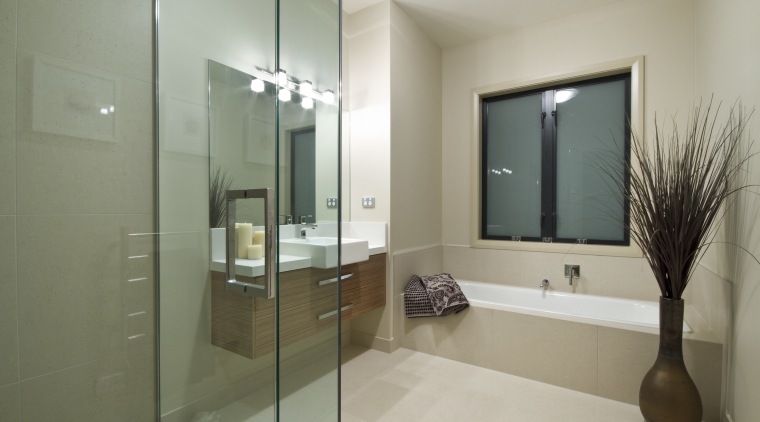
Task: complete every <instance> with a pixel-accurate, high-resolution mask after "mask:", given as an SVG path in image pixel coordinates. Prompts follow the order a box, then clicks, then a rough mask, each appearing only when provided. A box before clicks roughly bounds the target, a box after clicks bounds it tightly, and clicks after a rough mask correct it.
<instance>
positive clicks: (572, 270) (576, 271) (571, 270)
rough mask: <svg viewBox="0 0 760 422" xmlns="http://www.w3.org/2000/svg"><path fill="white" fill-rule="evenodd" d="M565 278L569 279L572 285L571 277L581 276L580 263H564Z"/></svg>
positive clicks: (577, 277)
mask: <svg viewBox="0 0 760 422" xmlns="http://www.w3.org/2000/svg"><path fill="white" fill-rule="evenodd" d="M565 278H569V279H570V285H571V286H572V285H573V279H576V280H577V279H579V278H581V266H580V265H568V264H565Z"/></svg>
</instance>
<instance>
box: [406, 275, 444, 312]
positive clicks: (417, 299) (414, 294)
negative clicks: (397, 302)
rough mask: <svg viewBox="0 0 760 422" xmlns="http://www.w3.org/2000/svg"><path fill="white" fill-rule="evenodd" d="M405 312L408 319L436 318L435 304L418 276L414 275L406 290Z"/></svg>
mask: <svg viewBox="0 0 760 422" xmlns="http://www.w3.org/2000/svg"><path fill="white" fill-rule="evenodd" d="M404 312H405V313H406V316H407V317H408V318H417V317H427V316H436V313H435V309H433V302H431V301H430V296H428V294H427V291H426V290H425V285H424V284H422V279H421V278H420V277H419V276H418V275H413V276H412V279H411V280H409V283H407V285H406V288H405V289H404Z"/></svg>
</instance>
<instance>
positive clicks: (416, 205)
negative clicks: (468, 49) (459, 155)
mask: <svg viewBox="0 0 760 422" xmlns="http://www.w3.org/2000/svg"><path fill="white" fill-rule="evenodd" d="M441 57H442V55H441V49H440V48H439V47H438V46H437V45H436V44H435V43H433V41H431V40H430V38H429V37H428V36H427V35H426V34H425V33H424V32H422V30H421V29H420V28H419V27H418V26H417V24H416V23H415V22H414V21H412V19H411V18H410V17H409V16H408V15H407V14H406V13H405V12H404V11H403V10H401V8H400V7H399V6H398V5H396V3H394V2H391V223H392V225H391V230H390V237H391V244H392V245H393V250H394V251H395V252H398V251H403V250H407V249H413V248H419V247H423V246H429V245H439V244H440V243H441V231H442V226H441V219H442V213H441V207H440V204H441V198H442V196H441V194H442V193H441V183H442V182H441V123H442V122H441V101H442V99H441Z"/></svg>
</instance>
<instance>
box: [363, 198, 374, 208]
mask: <svg viewBox="0 0 760 422" xmlns="http://www.w3.org/2000/svg"><path fill="white" fill-rule="evenodd" d="M362 207H363V208H375V197H374V196H363V197H362Z"/></svg>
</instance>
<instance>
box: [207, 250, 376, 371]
mask: <svg viewBox="0 0 760 422" xmlns="http://www.w3.org/2000/svg"><path fill="white" fill-rule="evenodd" d="M385 260H386V255H385V254H379V255H372V256H370V258H369V260H367V261H364V262H358V263H355V264H349V265H346V266H344V267H343V271H342V275H343V276H346V275H348V274H351V277H349V278H346V279H344V280H343V282H342V283H341V288H342V292H341V304H342V306H343V312H342V314H341V316H342V319H344V320H345V319H349V318H353V317H356V316H358V315H361V314H363V313H365V312H368V311H371V310H373V309H377V308H382V307H383V306H385ZM337 277H338V274H337V271H336V269H334V268H333V269H320V268H304V269H300V270H295V271H287V272H283V273H281V274H280V284H279V286H280V288H279V295H280V296H279V303H280V311H281V312H280V344H281V345H282V346H286V345H288V344H291V343H293V342H295V341H298V340H301V339H305V338H308V337H309V336H311V335H313V334H315V333H317V331H319V330H322V329H325V328H327V327H334V326H335V324H336V322H337V318H336V317H337V308H338V300H337V296H336V293H337V288H338V283H337ZM239 279H240V280H241V281H245V282H248V283H257V284H262V283H263V282H264V279H263V277H255V278H250V277H239ZM225 284H226V280H225V275H224V273H219V272H214V271H212V272H211V331H212V332H211V342H212V344H214V345H216V346H219V347H222V348H224V349H227V350H229V351H232V352H234V353H237V354H239V355H241V356H245V357H248V358H250V359H254V358H256V357H259V356H262V355H264V354H267V353H270V352H271V351H272V350H274V341H275V338H274V330H275V306H276V303H277V301H276V299H262V298H258V297H250V296H245V295H241V294H239V293H237V292H231V291H228V290H226V289H225V287H226V286H225Z"/></svg>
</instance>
